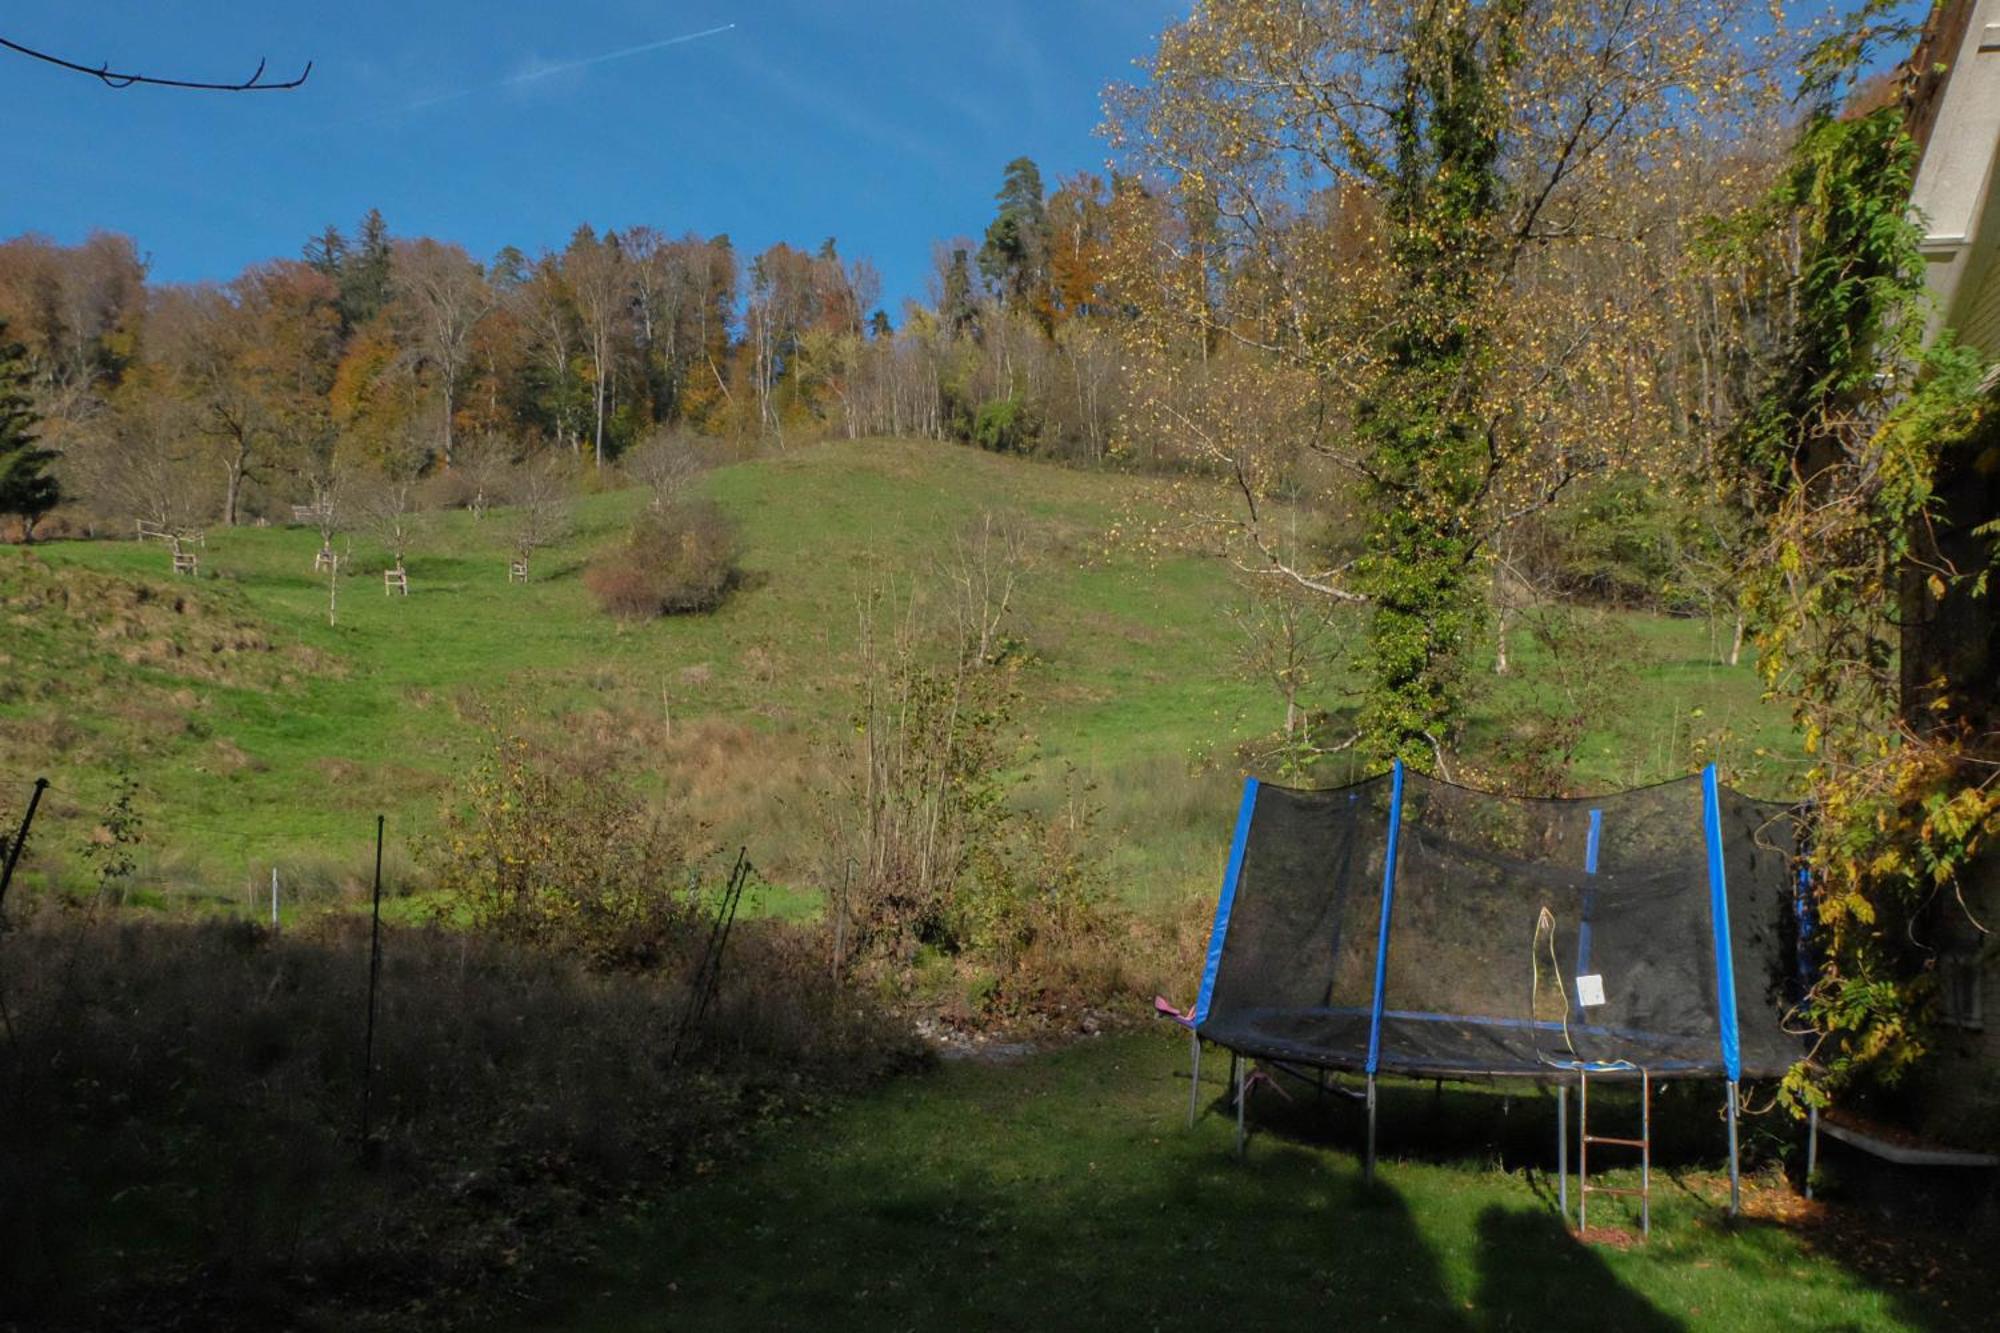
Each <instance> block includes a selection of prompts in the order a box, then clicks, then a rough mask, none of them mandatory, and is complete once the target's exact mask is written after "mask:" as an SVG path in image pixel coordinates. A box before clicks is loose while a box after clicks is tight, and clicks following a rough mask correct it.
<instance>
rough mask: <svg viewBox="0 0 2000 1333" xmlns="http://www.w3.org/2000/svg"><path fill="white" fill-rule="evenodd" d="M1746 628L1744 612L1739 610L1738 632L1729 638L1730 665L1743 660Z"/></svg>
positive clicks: (1737, 616) (1737, 618) (1737, 615)
mask: <svg viewBox="0 0 2000 1333" xmlns="http://www.w3.org/2000/svg"><path fill="white" fill-rule="evenodd" d="M1744 629H1745V626H1744V623H1743V613H1742V612H1741V611H1738V612H1737V613H1736V632H1735V633H1734V634H1732V635H1730V638H1729V665H1731V666H1735V665H1736V664H1737V663H1738V662H1740V661H1742V660H1743V632H1744Z"/></svg>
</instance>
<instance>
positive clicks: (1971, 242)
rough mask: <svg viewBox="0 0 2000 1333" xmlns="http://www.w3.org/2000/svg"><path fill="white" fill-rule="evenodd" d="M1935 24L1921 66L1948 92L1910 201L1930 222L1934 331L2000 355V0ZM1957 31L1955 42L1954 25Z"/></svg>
mask: <svg viewBox="0 0 2000 1333" xmlns="http://www.w3.org/2000/svg"><path fill="white" fill-rule="evenodd" d="M1937 23H1938V25H1939V28H1940V30H1939V31H1938V32H1937V33H1936V41H1935V42H1933V43H1930V44H1929V49H1928V50H1927V53H1926V54H1925V55H1923V56H1922V57H1921V58H1922V59H1924V60H1926V61H1933V60H1934V61H1936V62H1937V63H1940V64H1943V65H1944V66H1945V67H1946V72H1945V74H1944V75H1943V76H1942V91H1941V93H1935V94H1932V95H1931V96H1928V97H1927V98H1926V99H1925V110H1926V113H1927V116H1928V117H1929V123H1928V124H1927V126H1925V128H1927V129H1928V132H1929V137H1928V140H1927V141H1926V143H1925V145H1924V156H1923V161H1922V163H1921V165H1920V166H1919V167H1918V169H1917V179H1916V184H1915V187H1914V188H1913V189H1912V190H1911V192H1910V206H1911V208H1912V209H1913V210H1914V211H1915V212H1916V213H1917V214H1918V216H1920V217H1921V218H1922V219H1923V221H1924V230H1925V237H1924V245H1923V249H1924V259H1925V261H1926V264H1927V266H1928V267H1927V275H1926V276H1927V280H1928V282H1929V285H1930V289H1931V292H1932V293H1933V295H1934V296H1935V297H1936V308H1935V309H1934V311H1933V312H1932V316H1931V332H1932V333H1933V334H1935V333H1936V332H1937V331H1938V330H1939V329H1940V328H1943V327H1946V326H1949V327H1952V328H1956V329H1958V330H1959V333H1960V336H1961V337H1964V338H1967V339H1968V340H1969V341H1975V342H1976V343H1977V345H1978V346H1980V347H1981V348H1982V349H1983V350H1986V351H1988V352H1990V353H2000V291H1989V290H1988V287H1989V279H1990V277H1991V275H1992V273H1993V270H1994V268H1995V264H1994V259H1995V257H1996V251H2000V209H1996V208H1993V207H1990V206H1989V203H1990V200H1991V196H1992V194H1993V192H1994V187H1995V184H1996V181H1995V167H1996V163H1995V158H1996V150H2000V0H1976V2H1975V3H1971V4H1953V5H1949V6H1945V7H1942V8H1941V9H1940V11H1939V15H1938V18H1937ZM1959 23H1962V24H1963V25H1964V26H1963V29H1962V32H1961V33H1960V34H1959V36H1958V37H1957V40H1956V42H1955V43H1953V41H1952V32H1951V25H1953V24H1959ZM1953 45H1955V46H1956V51H1955V53H1953V54H1949V55H1947V54H1946V49H1947V48H1949V47H1951V46H1953ZM1988 339H1990V340H1991V341H1987V340H1988Z"/></svg>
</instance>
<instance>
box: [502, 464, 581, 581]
mask: <svg viewBox="0 0 2000 1333" xmlns="http://www.w3.org/2000/svg"><path fill="white" fill-rule="evenodd" d="M573 489H574V488H573V486H572V484H571V479H570V475H569V470H568V468H567V467H565V466H564V464H563V462H562V460H560V459H544V460H542V461H541V462H538V463H528V464H525V465H523V466H522V467H521V468H520V469H519V470H518V472H517V473H516V475H515V478H514V483H513V486H512V490H513V493H514V531H513V538H514V558H515V560H517V561H518V562H519V563H520V565H521V569H522V571H523V574H524V576H525V573H526V570H527V568H528V563H529V561H531V560H532V559H534V555H535V552H537V551H540V550H543V549H545V548H547V547H549V546H553V545H554V544H555V543H557V542H559V541H561V540H562V539H563V537H564V536H565V535H567V534H568V532H569V527H570V495H571V493H572V490H573Z"/></svg>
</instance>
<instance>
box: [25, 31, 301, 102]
mask: <svg viewBox="0 0 2000 1333" xmlns="http://www.w3.org/2000/svg"><path fill="white" fill-rule="evenodd" d="M0 47H5V48H6V49H7V50H9V51H12V52H14V53H16V54H17V55H24V56H27V57H28V58H29V59H31V60H39V61H42V62H43V63H45V64H50V65H54V66H55V67H56V68H58V69H66V70H69V71H70V72H71V73H74V74H87V75H89V76H90V77H91V78H93V79H96V80H97V81H98V82H100V83H102V84H103V85H104V86H105V87H107V88H130V87H133V86H135V85H144V86H146V87H149V88H183V89H188V90H190V91H193V92H204V93H279V92H285V91H287V90H289V89H292V88H296V87H298V86H299V85H300V84H302V83H304V82H305V81H306V80H307V79H308V78H310V77H312V69H313V67H312V61H310V60H308V61H307V62H306V67H305V68H304V69H302V70H300V71H299V76H298V77H297V78H295V79H290V80H287V81H286V82H284V83H265V82H264V66H265V62H264V61H263V60H259V61H258V62H257V68H256V69H255V70H254V71H253V72H252V73H251V75H250V77H249V78H247V79H245V80H243V81H242V82H241V83H208V82H205V81H203V80H200V79H168V78H161V77H158V76H156V75H152V74H130V73H125V72H123V71H120V70H115V69H112V68H111V66H110V65H108V64H104V65H83V64H79V63H77V62H76V61H74V60H65V59H63V57H61V56H58V55H51V54H50V53H49V52H47V51H37V50H36V49H35V48H34V47H32V46H23V45H21V43H19V42H13V41H9V40H7V39H6V38H5V37H0Z"/></svg>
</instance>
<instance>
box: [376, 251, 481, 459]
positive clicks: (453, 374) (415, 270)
mask: <svg viewBox="0 0 2000 1333" xmlns="http://www.w3.org/2000/svg"><path fill="white" fill-rule="evenodd" d="M390 276H391V284H392V290H393V291H394V293H395V296H396V299H397V301H398V303H399V304H400V306H401V308H402V310H403V313H404V315H405V317H406V319H407V320H408V322H409V325H410V330H409V331H410V335H411V342H412V345H413V346H414V347H415V349H416V350H417V352H418V355H419V357H420V358H421V359H422V361H423V362H424V363H426V364H428V365H429V366H430V368H431V370H432V371H433V372H434V373H435V374H436V376H437V383H438V390H439V393H440V395H441V396H442V397H443V399H444V429H443V435H442V445H441V452H442V455H443V458H444V462H445V466H447V467H449V466H451V464H452V462H453V456H452V417H453V415H454V414H455V413H456V412H457V410H458V387H459V380H460V378H461V377H462V376H463V375H464V373H465V366H466V362H467V361H468V360H469V359H470V357H471V354H472V331H473V329H474V327H475V326H477V325H478V323H479V321H480V320H481V319H482V318H484V316H485V314H486V312H487V311H488V310H490V309H492V308H493V302H494V296H493V289H492V287H491V286H489V285H488V283H487V281H486V277H485V275H484V274H483V273H481V272H480V269H479V265H477V264H475V263H474V262H473V261H472V258H471V256H469V255H467V254H466V253H465V250H464V248H463V247H462V246H457V245H447V244H443V243H441V242H438V241H433V240H431V239H429V238H428V237H426V238H425V239H423V240H419V241H413V242H410V243H409V244H406V245H399V246H397V247H396V251H395V257H394V259H393V260H392V262H391V268H390Z"/></svg>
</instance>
